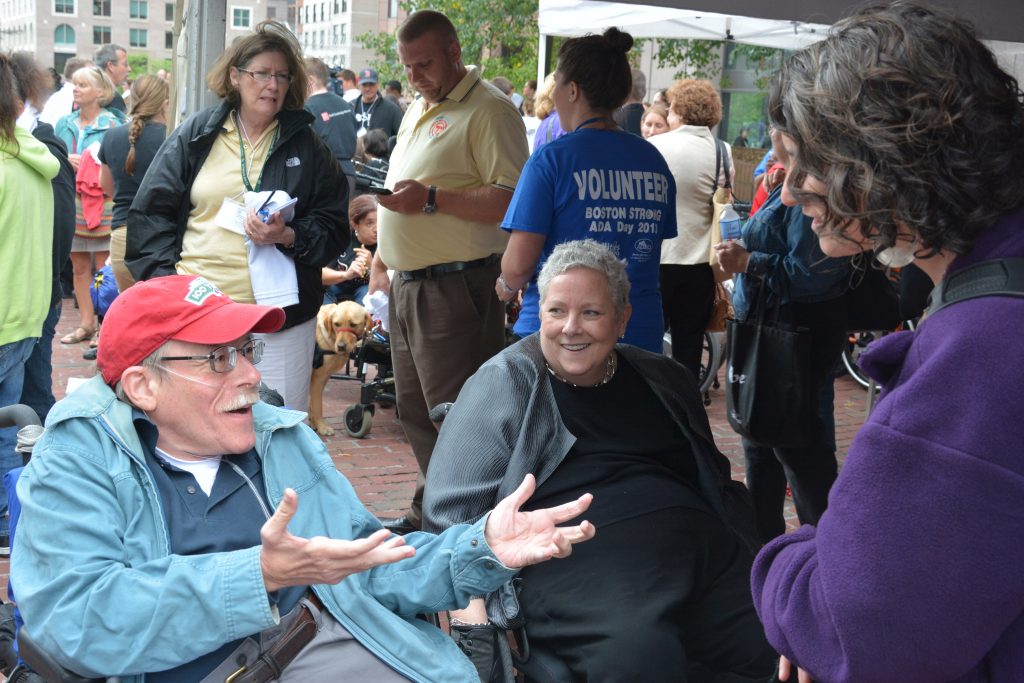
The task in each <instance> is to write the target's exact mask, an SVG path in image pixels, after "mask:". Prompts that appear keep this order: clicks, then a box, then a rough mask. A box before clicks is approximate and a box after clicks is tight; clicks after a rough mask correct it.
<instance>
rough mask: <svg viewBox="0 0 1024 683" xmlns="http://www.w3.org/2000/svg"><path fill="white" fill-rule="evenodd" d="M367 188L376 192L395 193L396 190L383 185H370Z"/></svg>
mask: <svg viewBox="0 0 1024 683" xmlns="http://www.w3.org/2000/svg"><path fill="white" fill-rule="evenodd" d="M366 189H367V190H369V191H370V192H372V193H374V194H394V192H392V191H391V190H389V189H388V188H386V187H384V186H383V185H370V186H369V187H367V188H366Z"/></svg>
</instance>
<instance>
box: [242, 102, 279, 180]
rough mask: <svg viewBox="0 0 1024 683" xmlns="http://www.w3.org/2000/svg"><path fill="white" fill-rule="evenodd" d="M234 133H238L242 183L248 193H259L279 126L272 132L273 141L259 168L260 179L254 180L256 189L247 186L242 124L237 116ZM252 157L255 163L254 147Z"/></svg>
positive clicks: (254, 146)
mask: <svg viewBox="0 0 1024 683" xmlns="http://www.w3.org/2000/svg"><path fill="white" fill-rule="evenodd" d="M235 132H236V133H238V146H239V147H240V148H241V149H242V155H241V156H242V183H243V184H244V185H245V189H247V190H249V192H259V191H260V186H261V185H263V172H264V171H266V170H267V159H270V155H271V153H272V152H273V151H274V147H275V146H276V145H277V136H278V135H280V134H281V124H278V125H277V128H276V129H275V130H274V139H273V140H271V141H270V149H268V150H267V156H266V159H264V160H263V167H262V168H260V177H259V178H257V179H256V187H253V186H252V185H250V184H249V171H248V170H246V166H245V143H244V142H243V141H242V122H241V121H240V120H239V119H238V115H237V114H236V115H235ZM252 155H253V161H255V160H256V145H253V147H252Z"/></svg>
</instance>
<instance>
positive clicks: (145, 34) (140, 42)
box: [128, 28, 149, 47]
mask: <svg viewBox="0 0 1024 683" xmlns="http://www.w3.org/2000/svg"><path fill="white" fill-rule="evenodd" d="M128 45H129V46H130V47H149V31H147V30H146V29H144V28H132V29H128Z"/></svg>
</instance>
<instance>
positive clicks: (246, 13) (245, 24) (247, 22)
mask: <svg viewBox="0 0 1024 683" xmlns="http://www.w3.org/2000/svg"><path fill="white" fill-rule="evenodd" d="M251 26H252V10H251V9H249V8H248V7H232V8H231V28H251Z"/></svg>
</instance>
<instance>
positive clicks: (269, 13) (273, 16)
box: [267, 7, 277, 19]
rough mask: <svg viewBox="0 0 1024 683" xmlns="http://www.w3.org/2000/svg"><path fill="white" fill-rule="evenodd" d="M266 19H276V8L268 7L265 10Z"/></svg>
mask: <svg viewBox="0 0 1024 683" xmlns="http://www.w3.org/2000/svg"><path fill="white" fill-rule="evenodd" d="M267 19H277V8H276V7H268V8H267Z"/></svg>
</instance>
